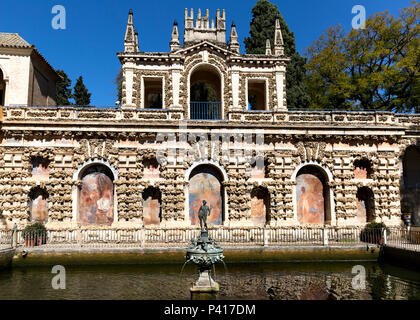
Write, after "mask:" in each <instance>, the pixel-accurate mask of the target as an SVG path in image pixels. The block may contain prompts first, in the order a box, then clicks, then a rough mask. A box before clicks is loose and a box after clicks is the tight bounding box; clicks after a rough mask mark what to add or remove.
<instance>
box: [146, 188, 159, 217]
mask: <svg viewBox="0 0 420 320" xmlns="http://www.w3.org/2000/svg"><path fill="white" fill-rule="evenodd" d="M160 198H161V197H160V192H159V190H157V189H154V188H149V189H147V190H145V191H144V193H143V199H144V201H143V223H144V225H157V224H159V223H160Z"/></svg>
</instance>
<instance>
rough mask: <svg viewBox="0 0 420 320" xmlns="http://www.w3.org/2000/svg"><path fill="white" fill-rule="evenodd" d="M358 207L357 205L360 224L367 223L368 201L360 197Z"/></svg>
mask: <svg viewBox="0 0 420 320" xmlns="http://www.w3.org/2000/svg"><path fill="white" fill-rule="evenodd" d="M356 205H357V221H358V222H360V223H363V222H366V218H367V209H366V201H365V200H364V199H360V198H359V197H358V198H357V204H356Z"/></svg>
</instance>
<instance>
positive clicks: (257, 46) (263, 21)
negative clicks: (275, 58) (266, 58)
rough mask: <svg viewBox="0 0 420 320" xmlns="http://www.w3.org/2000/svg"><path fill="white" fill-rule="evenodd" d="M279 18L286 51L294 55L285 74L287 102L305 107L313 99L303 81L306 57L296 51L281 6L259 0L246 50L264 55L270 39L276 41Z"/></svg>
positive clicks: (289, 105)
mask: <svg viewBox="0 0 420 320" xmlns="http://www.w3.org/2000/svg"><path fill="white" fill-rule="evenodd" d="M276 19H279V21H280V27H281V32H282V35H283V41H284V53H285V55H286V56H288V57H290V58H291V61H290V63H289V64H288V66H287V73H286V88H287V105H288V107H289V108H306V107H308V105H309V102H310V100H309V96H308V94H307V93H306V88H305V84H304V81H303V80H304V77H305V63H306V59H305V58H303V57H302V56H301V55H300V54H299V53H298V52H297V51H296V44H295V36H294V34H293V32H291V31H290V30H289V27H288V26H287V24H286V21H285V20H284V18H283V16H282V15H281V14H280V11H279V9H278V8H277V6H276V5H275V4H273V3H271V2H270V1H268V0H258V2H257V3H256V4H255V6H254V7H253V8H252V21H251V23H250V36H249V37H248V38H245V40H244V43H245V48H246V52H247V53H248V54H265V45H266V41H267V39H270V42H271V44H273V43H274V30H275V22H276Z"/></svg>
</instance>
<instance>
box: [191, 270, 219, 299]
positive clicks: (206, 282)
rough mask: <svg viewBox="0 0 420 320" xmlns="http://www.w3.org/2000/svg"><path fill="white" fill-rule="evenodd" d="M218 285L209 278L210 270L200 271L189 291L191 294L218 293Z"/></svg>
mask: <svg viewBox="0 0 420 320" xmlns="http://www.w3.org/2000/svg"><path fill="white" fill-rule="evenodd" d="M219 288H220V287H219V284H218V283H217V282H216V281H214V280H213V279H212V278H211V274H210V270H203V271H200V277H199V278H198V280H197V282H196V283H194V284H193V286H192V287H191V289H190V291H191V292H192V293H193V292H218V291H219Z"/></svg>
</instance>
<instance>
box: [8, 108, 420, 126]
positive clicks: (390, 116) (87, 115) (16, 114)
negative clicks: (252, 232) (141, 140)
mask: <svg viewBox="0 0 420 320" xmlns="http://www.w3.org/2000/svg"><path fill="white" fill-rule="evenodd" d="M182 119H184V111H183V110H182V109H127V110H122V109H121V108H117V107H107V108H99V107H98V108H94V107H85V108H84V107H24V106H9V107H4V108H3V121H5V122H6V121H30V122H32V121H34V120H35V121H38V122H39V121H53V122H54V121H57V122H65V121H69V122H74V121H77V122H91V121H98V120H101V122H121V123H124V122H133V123H135V122H145V121H152V122H156V121H157V122H168V121H171V120H173V121H178V120H182ZM228 120H229V122H231V123H232V124H235V123H238V124H239V123H240V124H247V123H259V124H266V125H270V124H280V123H297V124H298V123H311V124H317V123H319V124H322V125H332V126H338V125H347V124H349V125H358V124H360V125H374V126H401V127H413V128H420V114H398V113H393V112H386V111H377V112H373V111H372V112H356V111H244V110H239V111H230V112H228ZM213 122H214V121H213ZM224 123H226V122H225V121H224Z"/></svg>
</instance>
